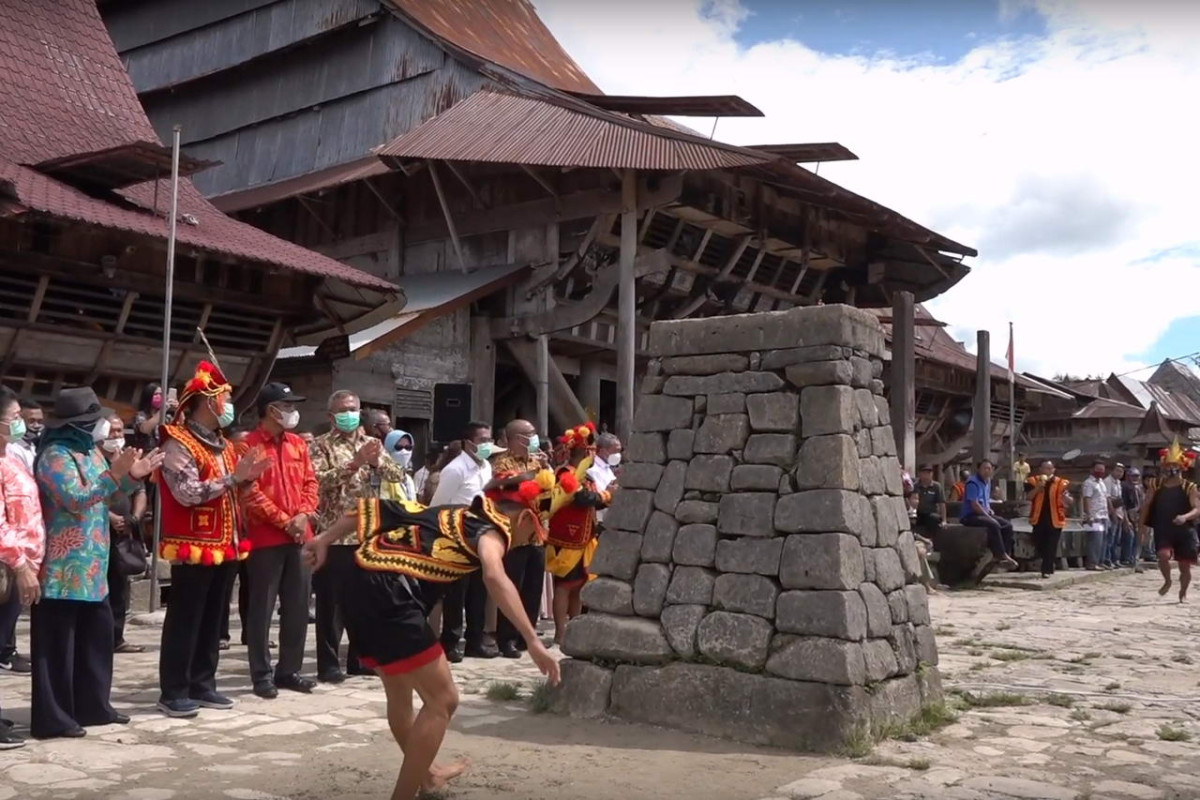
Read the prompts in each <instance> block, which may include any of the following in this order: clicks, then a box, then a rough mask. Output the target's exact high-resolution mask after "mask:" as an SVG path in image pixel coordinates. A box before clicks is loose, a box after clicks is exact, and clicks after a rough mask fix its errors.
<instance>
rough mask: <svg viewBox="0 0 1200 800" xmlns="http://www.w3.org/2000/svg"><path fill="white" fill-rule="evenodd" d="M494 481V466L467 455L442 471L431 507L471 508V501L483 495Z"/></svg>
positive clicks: (462, 454) (460, 456)
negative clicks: (484, 489) (485, 487)
mask: <svg viewBox="0 0 1200 800" xmlns="http://www.w3.org/2000/svg"><path fill="white" fill-rule="evenodd" d="M491 480H492V465H491V464H489V463H488V462H486V461H484V462H483V463H482V464H481V463H479V462H478V461H476V460H475V459H474V458H472V457H471V456H470V455H468V454H467V453H459V455H458V458H456V459H454V460H453V461H451V462H450V463H449V464H447V465H446V466H445V468H443V469H442V474H441V477H440V478H439V479H438V487H437V489H436V490H434V493H433V498H432V499H431V500H430V501H429V505H431V506H469V505H470V504H471V501H472V500H474V499H475V498H476V497H478V496H479V495H481V494H483V487H484V486H487V485H488V483H489V482H490V481H491Z"/></svg>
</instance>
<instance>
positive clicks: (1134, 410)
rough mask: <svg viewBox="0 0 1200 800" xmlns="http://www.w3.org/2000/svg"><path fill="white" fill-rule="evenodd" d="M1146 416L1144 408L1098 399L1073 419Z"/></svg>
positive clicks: (1078, 412) (1102, 398) (1076, 413)
mask: <svg viewBox="0 0 1200 800" xmlns="http://www.w3.org/2000/svg"><path fill="white" fill-rule="evenodd" d="M1144 416H1146V410H1145V409H1143V408H1138V407H1137V406H1133V405H1130V404H1129V403H1122V402H1121V401H1120V400H1109V399H1108V398H1105V397H1097V398H1096V399H1095V400H1092V401H1091V402H1090V403H1088V404H1087V405H1085V406H1084V407H1083V408H1081V409H1079V410H1078V411H1076V412H1075V413H1074V414H1072V415H1071V417H1072V419H1141V418H1142V417H1144Z"/></svg>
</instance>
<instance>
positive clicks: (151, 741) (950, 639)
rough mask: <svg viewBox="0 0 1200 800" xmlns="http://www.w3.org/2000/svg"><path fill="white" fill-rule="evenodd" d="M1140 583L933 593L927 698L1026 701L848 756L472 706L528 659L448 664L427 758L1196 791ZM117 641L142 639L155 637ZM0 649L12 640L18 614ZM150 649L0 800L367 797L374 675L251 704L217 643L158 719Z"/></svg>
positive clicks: (1187, 712) (590, 779)
mask: <svg viewBox="0 0 1200 800" xmlns="http://www.w3.org/2000/svg"><path fill="white" fill-rule="evenodd" d="M1156 587H1157V579H1156V578H1155V577H1154V576H1153V575H1150V574H1147V575H1143V576H1132V575H1129V576H1119V577H1112V578H1109V579H1107V580H1099V581H1095V582H1090V583H1086V584H1080V585H1075V586H1070V587H1068V588H1064V589H1062V590H1060V591H1052V592H1027V591H1020V590H1015V589H989V590H981V591H972V592H960V593H954V594H951V595H943V596H939V597H935V598H933V600H932V603H931V610H932V613H933V615H934V620H935V623H936V625H937V626H938V633H939V641H940V645H941V650H942V664H941V670H942V674H943V678H944V681H945V684H946V686H947V688H948V689H952V690H958V691H963V692H970V693H972V694H973V695H974V696H976V697H986V698H991V699H993V700H1007V701H1008V702H1021V701H1025V702H1028V703H1029V704H1028V705H1001V706H993V707H985V708H974V709H971V710H967V711H963V712H961V714H960V716H959V719H958V721H957V722H956V723H954V724H952V725H950V726H949V727H946V728H943V729H942V730H940V731H937V732H936V733H934V734H932V735H931V736H929V737H926V738H924V739H919V740H916V741H912V742H904V741H888V742H885V743H883V744H880V745H878V746H877V747H876V748H875V750H874V752H873V753H872V754H871V755H870V756H868V757H866V758H862V759H858V760H853V761H852V760H849V759H840V758H831V757H811V756H796V755H791V754H787V753H782V752H779V751H770V750H761V749H756V748H747V747H742V746H739V745H736V744H730V743H725V742H716V741H713V740H709V739H705V738H702V737H694V736H687V735H683V734H678V733H675V732H672V731H663V730H658V729H653V728H647V727H641V726H635V725H626V724H618V723H604V722H579V721H574V720H566V719H561V718H557V717H551V716H547V715H535V714H532V713H531V712H530V711H529V710H528V709H527V708H526V707H525V706H524V705H523V704H522V703H521V702H519V701H518V702H513V703H502V702H495V701H492V700H489V699H487V697H486V689H487V687H488V686H489V685H491V684H492V683H494V682H497V681H511V682H513V683H515V684H518V685H520V686H521V687H522V689H523V692H524V693H525V694H528V692H529V691H530V690H531V689H532V688H533V687H534V686H536V685H537V683H538V680H537V675H536V673H535V672H534V671H533V669H532V667H531V666H530V664H529V662H528V660H525V659H523V660H522V661H519V662H508V661H501V660H497V661H491V662H479V661H475V662H471V661H468V662H467V663H466V664H464V665H462V666H461V667H457V668H456V676H457V677H458V679H459V681H460V684H461V686H462V689H463V705H462V708H461V710H460V712H459V715H458V717H457V719H456V721H455V723H454V730H453V731H452V732H451V733H450V735H449V736H448V737H447V740H446V744H445V748H444V749H445V752H446V753H447V754H451V755H459V754H468V755H469V756H470V757H471V758H472V759H473V769H472V771H471V772H470V773H468V775H467V776H465V778H464V779H463V781H462V782H461V783H460V784H459V785H457V786H456V788H455V790H454V792H453V793H452V794H451V797H453V798H459V799H461V800H483V798H501V800H518V799H519V800H527V799H532V800H541V799H542V798H545V799H546V800H549V799H550V798H560V797H568V796H573V797H578V798H587V799H588V800H592V799H593V798H594V799H597V800H599V799H602V798H603V799H605V800H607V799H609V798H611V800H618V799H620V800H629V799H630V798H640V797H655V798H680V800H682V799H683V798H689V799H692V800H695V799H699V800H757V799H758V798H813V797H820V798H822V799H823V800H857V798H885V797H886V798H952V799H957V800H986V799H991V798H995V799H996V800H1011V799H1012V798H1063V800H1066V799H1067V798H1075V799H1076V800H1105V799H1108V800H1156V799H1157V798H1163V799H1164V800H1166V799H1167V798H1193V797H1200V785H1198V780H1197V778H1196V774H1197V772H1198V771H1200V744H1197V742H1196V741H1195V740H1196V739H1200V721H1198V720H1197V717H1198V715H1200V667H1198V666H1197V664H1196V663H1195V662H1200V652H1197V648H1196V646H1195V645H1194V643H1193V641H1194V640H1193V639H1192V633H1193V631H1194V630H1195V623H1194V621H1193V620H1194V617H1195V613H1196V612H1195V610H1194V608H1193V607H1191V606H1180V605H1178V604H1175V603H1172V602H1167V601H1164V600H1161V599H1160V598H1158V597H1157V595H1156V594H1155V592H1154V589H1155V588H1156ZM1198 602H1200V599H1198ZM130 633H131V637H130V638H131V639H133V640H134V641H137V642H139V643H142V644H146V645H151V646H154V645H156V644H157V635H158V629H157V628H156V627H153V626H132V627H131V629H130ZM21 641H22V642H27V641H28V639H27V634H26V632H25V630H24V624H23V625H22V630H21ZM156 657H157V655H156V653H155V652H153V651H152V652H148V653H146V654H144V655H127V656H118V657H117V658H118V661H117V685H116V687H115V690H114V699H115V701H116V704H117V705H118V707H119V708H121V709H123V710H125V711H126V712H127V713H130V714H131V715H132V716H133V717H134V720H133V724H132V725H130V726H128V727H115V726H114V727H110V728H107V729H104V728H99V729H93V730H92V731H91V732H90V733H89V735H88V737H87V738H86V739H83V740H76V741H53V742H31V743H30V744H29V745H28V746H27V747H26V748H25V749H23V750H19V751H13V752H9V753H0V800H8V799H9V798H20V800H26V799H27V798H28V800H39V799H40V798H55V800H60V799H61V800H71V798H79V799H80V800H83V799H85V798H98V797H103V798H110V799H111V800H187V798H207V797H214V798H233V800H271V798H290V799H291V800H322V799H323V798H381V797H386V796H387V794H388V791H389V787H390V785H391V781H392V780H393V778H394V773H395V770H396V768H397V765H398V759H397V752H396V748H395V746H394V744H392V742H391V740H390V738H389V736H388V733H387V730H386V726H385V723H384V722H383V719H382V711H383V704H382V699H383V698H382V691H381V689H380V688H379V686H378V684H377V683H376V682H375V681H374V679H371V678H357V679H352V681H351V682H348V683H347V684H345V685H343V686H341V687H321V688H320V689H318V691H317V693H316V694H314V695H311V696H301V695H292V694H286V693H285V695H284V696H283V697H281V698H280V699H279V700H276V701H273V702H267V701H262V700H259V699H258V698H255V697H254V696H253V695H251V694H249V682H248V679H247V674H246V668H245V651H244V649H242V648H238V647H235V648H234V649H233V650H232V651H230V653H229V654H228V657H227V658H226V660H225V661H224V662H223V668H222V688H224V689H227V690H229V693H230V694H231V695H233V696H234V697H236V698H237V699H238V701H239V702H238V706H237V708H236V709H235V710H234V711H232V712H215V711H205V712H203V713H202V714H201V716H200V718H199V719H197V720H192V721H187V720H169V719H165V718H163V717H161V716H159V715H158V714H156V713H155V712H154V711H153V709H152V705H153V701H154V699H155V690H154V675H155V663H156ZM1000 692H1004V693H1009V695H1011V696H1009V697H1001V696H999V695H997V694H996V693H1000ZM0 698H2V699H3V702H4V708H5V714H6V716H13V717H15V718H16V719H17V720H18V722H19V723H22V724H24V723H25V722H26V721H27V720H28V703H29V684H28V680H27V679H26V678H23V677H19V676H14V675H10V674H7V673H3V674H0ZM1051 701H1052V702H1051Z"/></svg>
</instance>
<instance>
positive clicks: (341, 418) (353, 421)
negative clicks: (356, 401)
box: [333, 411, 362, 433]
mask: <svg viewBox="0 0 1200 800" xmlns="http://www.w3.org/2000/svg"><path fill="white" fill-rule="evenodd" d="M361 418H362V414H361V412H358V411H339V412H338V413H336V414H334V415H333V424H334V425H336V426H337V429H338V430H339V431H341V432H342V433H353V432H354V431H355V430H356V429H357V428H358V424H359V421H360V420H361Z"/></svg>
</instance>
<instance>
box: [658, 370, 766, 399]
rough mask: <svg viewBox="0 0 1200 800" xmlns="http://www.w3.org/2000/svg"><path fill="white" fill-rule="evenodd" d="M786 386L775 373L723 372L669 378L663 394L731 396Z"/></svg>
mask: <svg viewBox="0 0 1200 800" xmlns="http://www.w3.org/2000/svg"><path fill="white" fill-rule="evenodd" d="M783 386H784V383H783V379H782V378H780V377H779V376H778V375H776V374H775V373H773V372H723V373H721V374H719V375H706V376H704V377H698V376H691V375H676V376H675V377H672V378H667V383H666V385H665V386H663V392H664V393H665V394H668V395H690V396H693V397H694V396H696V395H701V394H705V395H708V394H729V393H730V392H745V393H747V394H750V393H756V392H775V391H778V390H780V389H782V388H783Z"/></svg>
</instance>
